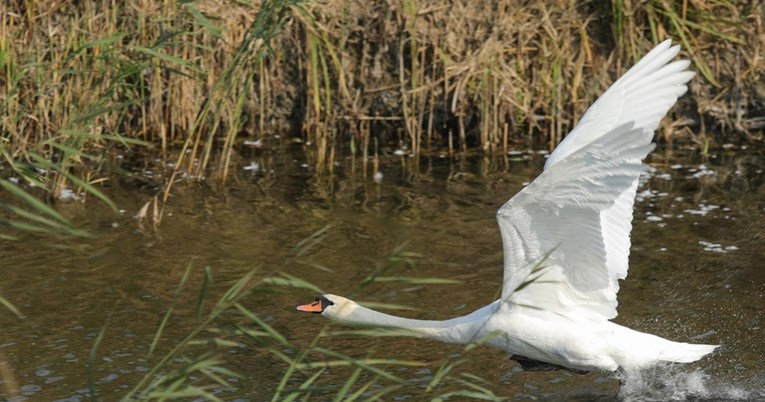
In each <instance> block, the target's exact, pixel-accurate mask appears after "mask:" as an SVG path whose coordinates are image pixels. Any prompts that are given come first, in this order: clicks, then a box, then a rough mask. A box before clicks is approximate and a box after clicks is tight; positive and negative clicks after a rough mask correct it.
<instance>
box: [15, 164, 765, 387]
mask: <svg viewBox="0 0 765 402" xmlns="http://www.w3.org/2000/svg"><path fill="white" fill-rule="evenodd" d="M529 155H531V157H529ZM252 161H254V162H257V163H258V167H257V169H254V168H253V166H254V165H248V162H250V161H245V162H244V163H243V167H244V166H250V169H251V170H244V169H241V175H240V176H239V177H237V179H236V180H234V184H232V185H231V187H230V188H229V189H227V190H226V191H215V192H214V191H209V190H207V189H205V188H204V187H203V186H199V185H192V186H183V185H179V186H176V188H175V190H174V191H173V196H172V198H171V201H170V202H169V204H168V206H167V208H166V210H165V212H166V215H165V217H164V220H163V223H162V225H161V227H160V228H159V229H158V230H156V231H154V230H152V229H144V230H141V229H139V228H138V226H137V224H136V222H135V221H134V220H133V219H132V215H133V214H134V213H135V212H136V211H137V210H138V209H139V208H140V206H141V205H142V204H143V203H144V202H146V200H147V199H148V195H149V194H152V188H151V186H148V187H147V188H145V189H136V188H134V187H120V186H114V188H113V189H112V190H111V193H110V196H112V197H113V199H114V200H115V202H116V203H117V205H118V206H119V207H120V208H121V209H124V211H125V212H124V213H122V214H121V215H119V216H117V215H115V214H113V213H112V212H109V211H106V210H104V209H103V208H102V207H101V206H99V205H97V203H96V202H95V201H90V202H88V203H86V204H85V205H82V204H81V203H77V202H73V203H68V204H62V205H60V208H61V209H62V210H63V211H64V212H66V213H67V215H69V216H71V217H72V218H73V219H75V220H77V221H79V222H82V225H83V226H85V227H87V228H89V229H90V230H91V231H92V232H94V233H95V234H96V235H97V236H98V237H97V238H96V239H95V240H87V241H67V242H65V244H66V245H67V246H68V248H52V247H47V246H45V245H42V244H39V243H34V242H25V243H18V244H8V243H4V244H3V245H2V249H0V261H2V276H0V294H1V295H3V296H4V297H5V298H7V299H8V300H10V301H11V302H13V303H14V304H15V305H16V306H17V307H18V308H19V309H20V310H21V311H22V312H23V313H24V314H25V316H26V317H25V318H24V319H18V318H16V317H15V316H13V315H12V314H11V313H10V312H9V311H7V310H5V309H0V362H3V361H5V362H6V364H5V366H6V367H8V368H9V369H10V372H11V373H12V375H11V376H9V375H7V374H6V375H0V381H2V385H0V399H7V398H8V397H10V396H11V395H10V394H9V393H8V392H9V389H11V388H15V389H17V390H18V393H19V395H18V396H17V397H16V398H14V400H17V401H23V400H29V401H53V400H66V401H79V400H87V399H89V398H90V396H89V394H88V366H89V364H88V361H89V353H90V352H91V350H92V348H93V346H94V344H95V342H96V338H97V336H98V333H99V331H100V330H101V329H102V328H104V326H105V325H106V324H107V322H108V326H106V330H105V333H104V337H103V340H102V341H101V343H100V346H99V348H98V350H97V353H96V355H95V359H94V361H93V366H92V367H93V376H92V380H93V382H94V384H95V389H96V390H97V391H98V399H99V400H117V399H119V398H120V397H122V396H124V395H125V393H126V392H127V391H128V390H129V389H130V388H132V386H133V385H134V384H135V383H136V382H137V381H139V379H140V378H141V377H142V376H143V375H144V373H145V372H146V371H147V370H148V368H149V367H151V366H152V364H153V363H154V362H155V361H156V357H147V352H148V348H149V345H150V344H151V340H152V337H153V335H154V333H155V331H156V329H157V326H158V324H159V322H160V320H161V319H162V316H163V315H164V314H165V312H166V311H167V308H168V306H169V305H170V303H171V300H172V297H173V293H174V292H175V289H176V287H177V285H178V283H179V281H180V279H181V276H182V275H183V272H184V271H185V269H186V267H187V266H189V264H192V266H193V272H192V275H191V279H190V280H189V283H188V284H187V289H188V291H187V292H186V293H184V296H183V297H181V299H180V305H179V307H178V315H177V316H175V317H174V318H173V319H171V321H170V323H169V324H168V327H167V329H166V332H165V334H164V336H163V338H162V340H161V342H160V347H159V352H160V353H161V352H163V351H167V350H168V349H169V348H170V347H172V346H173V345H174V344H175V343H176V342H178V341H179V340H180V339H182V338H183V337H184V336H185V334H186V333H187V331H188V330H189V328H191V327H192V326H193V325H194V324H195V323H197V322H198V321H197V320H196V319H195V318H194V315H193V312H194V308H195V307H196V306H195V303H196V301H195V300H196V295H197V293H198V289H199V286H200V283H201V278H202V275H201V271H202V270H203V269H204V267H206V266H209V267H211V268H212V270H213V277H214V280H215V285H214V286H213V293H214V294H219V293H220V291H221V290H222V289H225V288H226V287H227V286H228V285H230V284H231V283H232V282H233V281H235V280H237V279H238V278H240V277H241V276H242V275H244V274H245V273H246V272H248V271H250V270H251V269H253V268H256V267H260V271H259V273H258V275H263V276H265V275H268V273H269V272H273V271H274V270H277V269H283V270H284V272H287V273H289V274H292V275H295V276H298V277H300V278H303V279H305V280H307V281H309V282H312V283H313V284H315V285H317V286H319V287H320V288H322V289H323V290H324V291H327V292H330V293H336V294H341V295H345V296H348V297H351V298H353V299H356V300H358V301H362V302H364V301H367V302H377V303H388V304H395V305H403V306H412V307H416V308H418V309H419V310H418V311H393V313H396V314H401V315H407V316H410V317H417V318H433V319H446V318H450V317H453V316H457V315H462V314H465V313H467V312H469V311H472V309H475V308H478V307H480V306H482V305H484V304H487V303H489V302H491V301H493V300H494V298H495V296H496V295H497V291H498V289H499V285H500V282H501V271H502V269H501V263H502V248H501V242H500V237H499V232H498V229H497V226H496V223H495V220H494V213H495V211H496V209H497V208H498V207H499V206H500V205H501V204H502V203H503V202H504V201H506V200H507V199H508V198H509V197H510V196H511V195H513V194H514V193H516V192H517V191H518V190H519V189H521V188H522V187H523V185H524V183H526V182H529V181H531V180H532V179H533V178H534V177H535V176H536V174H537V173H538V172H539V171H540V169H541V166H542V163H543V162H544V158H543V156H541V155H536V154H517V155H512V156H511V157H508V158H502V157H500V158H494V159H486V158H482V157H474V158H468V159H464V160H450V159H448V158H439V157H434V158H432V159H423V160H421V162H420V165H419V166H418V167H412V166H411V164H412V160H411V159H410V158H408V157H406V156H403V157H395V156H390V157H388V158H387V159H385V160H384V161H383V163H382V164H381V172H382V174H383V176H382V182H381V183H376V182H375V181H374V180H373V178H372V177H371V174H370V175H369V176H370V177H367V178H364V177H363V175H361V173H360V171H361V164H360V162H358V161H357V162H356V165H355V166H354V167H353V168H352V166H351V162H350V161H347V162H343V163H341V164H338V166H337V167H336V169H335V175H334V176H333V177H331V178H324V179H316V178H314V176H313V175H312V172H311V171H310V169H309V168H308V167H306V166H303V163H304V162H303V161H299V160H297V161H296V160H287V161H275V160H271V159H265V158H263V157H256V156H253V160H252ZM650 162H651V166H652V167H653V169H652V172H651V174H650V178H647V179H646V181H645V183H644V185H643V186H642V187H641V188H640V190H639V193H640V196H639V201H638V202H637V210H636V213H635V220H634V230H633V232H632V239H633V247H632V253H631V257H630V265H631V268H630V273H629V276H628V278H627V280H626V281H624V282H623V283H622V288H621V291H620V294H619V301H620V305H619V316H618V317H617V318H616V321H617V322H618V323H620V324H624V325H627V326H629V327H632V328H634V329H637V330H640V331H644V332H650V333H654V334H657V335H660V336H663V337H667V338H669V339H672V340H677V341H689V342H700V343H720V344H722V345H723V348H722V349H721V350H720V351H719V352H717V353H715V354H714V355H713V356H711V357H708V358H706V359H704V360H702V361H701V362H699V363H696V364H692V365H687V366H683V367H674V368H670V369H665V370H663V371H661V372H656V373H646V374H644V377H643V378H630V379H628V384H627V387H628V389H624V390H622V396H627V397H632V398H635V399H638V400H640V399H655V400H667V399H671V398H675V399H678V400H685V399H688V398H690V399H693V400H720V399H729V400H742V399H750V400H758V399H763V398H765V393H763V391H762V390H763V389H765V362H763V356H765V312H764V309H765V181H764V180H763V178H765V173H763V170H762V169H765V161H763V158H762V157H761V156H754V155H752V154H750V153H748V152H747V151H741V150H739V151H737V152H733V151H730V153H729V154H720V155H717V157H716V158H713V159H711V160H710V161H706V162H703V163H702V161H701V160H700V159H699V158H698V157H685V158H678V157H673V156H671V155H669V154H667V153H658V154H654V155H653V156H652V157H651V159H650ZM328 225H329V228H328V229H327V231H326V235H325V237H324V239H323V241H322V242H321V243H320V244H319V245H318V246H316V247H314V248H313V249H311V250H310V252H309V253H308V254H307V255H305V256H303V258H302V259H303V260H304V261H308V262H310V263H312V264H315V265H319V266H322V267H326V268H328V269H329V270H331V271H326V270H322V269H319V268H317V267H315V266H311V265H310V264H305V263H298V262H295V261H292V262H290V261H291V260H289V258H290V253H291V252H292V250H293V247H294V246H295V245H296V244H297V243H298V242H300V241H301V240H302V239H305V238H306V237H308V236H309V235H311V234H312V233H314V232H316V231H317V230H320V229H322V228H324V227H327V226H328ZM405 243H406V246H405V251H407V252H411V253H418V254H420V255H421V258H416V256H415V257H412V258H413V259H414V263H413V264H411V265H408V264H399V265H395V266H393V268H392V269H391V271H390V272H387V273H386V275H387V276H401V277H422V278H433V277H437V278H446V279H452V280H457V281H459V283H458V284H414V283H401V282H381V283H372V284H370V285H368V286H361V283H362V282H363V281H364V279H365V278H367V277H368V276H369V275H370V274H371V273H372V272H373V271H374V270H375V269H377V268H379V267H381V266H384V265H385V264H386V261H388V260H389V257H390V256H391V254H392V253H393V252H394V250H395V249H396V248H397V247H398V246H401V245H402V244H405ZM268 290H270V291H269V292H255V293H253V294H252V296H250V297H248V298H246V299H245V302H244V304H245V305H246V306H247V307H248V308H250V309H251V310H253V311H254V312H256V313H257V314H258V315H259V316H260V317H262V318H263V319H264V320H265V321H267V322H268V323H269V324H270V325H271V326H273V327H274V328H276V329H277V330H278V331H279V332H281V333H282V334H283V335H284V336H285V337H286V338H287V339H288V340H289V341H290V342H291V343H292V344H294V345H296V346H297V347H301V348H302V347H306V346H308V344H309V343H310V342H312V341H313V340H314V339H315V337H316V335H317V333H318V332H319V331H321V330H323V329H327V328H328V329H330V330H342V329H345V328H343V327H341V326H339V325H331V326H329V327H327V324H328V323H327V321H326V320H324V319H323V318H322V317H318V316H312V315H308V314H301V313H298V312H295V311H294V307H295V306H296V305H298V304H303V303H305V302H308V301H311V300H312V298H313V297H314V296H315V292H313V291H309V290H305V289H295V288H285V287H278V286H272V287H271V288H269V289H268ZM215 292H218V293H215ZM243 345H244V346H245V347H241V348H236V347H230V348H228V349H226V348H219V349H217V350H218V351H219V352H220V354H221V356H222V357H223V358H224V359H226V360H227V361H228V362H230V367H232V368H233V369H234V370H235V371H237V372H239V373H241V374H243V375H244V376H245V379H240V380H236V379H234V380H232V384H234V386H235V388H234V389H222V388H221V389H216V390H214V391H215V392H216V393H217V394H218V396H219V397H220V398H222V399H224V400H253V401H261V400H270V399H271V397H272V395H273V393H274V390H275V389H276V387H277V385H278V383H279V381H280V380H281V378H282V374H283V372H284V370H286V367H287V365H286V364H285V363H283V362H282V361H281V360H279V359H277V358H276V357H274V356H273V355H272V354H271V353H269V352H267V351H265V350H264V349H263V348H262V347H260V346H259V345H258V344H257V343H256V342H254V341H249V342H245V343H244V344H243ZM318 345H319V346H322V347H325V348H327V349H331V350H334V351H338V352H342V353H344V354H346V355H349V356H352V357H354V358H370V357H375V358H398V359H405V360H413V361H418V362H421V363H422V364H424V365H423V366H422V367H408V368H406V367H389V369H390V370H391V371H392V372H394V374H395V375H397V376H399V377H401V378H403V379H405V380H406V381H407V384H406V385H404V386H402V387H401V388H399V389H397V390H396V391H393V392H391V393H390V394H388V395H387V396H386V398H385V400H407V399H408V400H422V399H423V398H425V397H424V396H423V395H424V388H425V386H426V385H427V383H428V382H429V381H430V379H431V377H432V376H433V374H434V373H435V372H436V371H437V369H438V367H439V366H440V365H441V364H442V362H443V361H444V360H445V359H447V357H448V356H449V355H450V353H454V352H459V351H461V350H462V349H461V348H460V347H459V346H454V345H444V344H440V343H437V342H431V341H425V340H419V339H411V338H402V337H379V338H377V337H375V338H370V337H353V336H334V337H327V338H321V339H319V340H318ZM210 348H211V350H212V349H213V348H212V347H210ZM296 352H297V351H295V350H285V353H288V354H292V355H294V354H295V353H296ZM462 359H463V360H464V362H463V363H462V364H460V365H459V366H458V370H457V371H455V375H457V376H459V375H462V374H460V373H471V374H473V375H475V376H478V377H480V378H482V379H484V380H486V381H487V382H488V383H487V384H484V385H483V386H484V387H486V388H488V389H490V390H491V391H493V392H494V393H495V394H496V395H497V396H500V397H506V398H509V399H521V400H523V399H535V398H538V399H548V400H562V399H569V400H571V399H579V400H613V399H614V397H615V395H616V392H617V388H618V382H617V380H616V379H615V376H613V375H609V374H603V373H590V374H586V375H578V374H573V373H570V372H566V371H557V372H523V371H521V370H520V369H519V367H518V366H517V364H516V363H515V362H512V361H510V360H508V358H507V356H506V354H505V353H504V352H499V351H497V350H494V349H489V348H476V349H474V350H471V351H470V352H469V353H467V354H465V355H463V356H462ZM314 360H321V356H316V357H315V359H314ZM315 372H316V371H315V370H313V371H311V370H307V371H305V372H302V373H296V374H295V377H296V380H295V381H294V384H293V385H295V386H298V385H300V384H301V383H302V381H304V380H305V379H306V378H308V377H309V376H310V375H312V374H314V373H315ZM351 372H352V370H350V371H349V370H348V369H342V368H337V369H328V370H326V372H324V373H322V375H321V379H320V381H319V382H320V383H321V384H323V385H324V386H327V387H330V388H331V387H332V386H334V387H335V389H336V388H337V387H339V386H341V385H342V384H343V383H344V382H345V380H346V378H347V376H348V375H349V373H351ZM365 375H368V374H366V373H362V374H361V376H362V377H363V376H365ZM463 378H468V377H466V376H465V377H463ZM364 383H365V381H363V378H362V380H359V384H364ZM641 384H642V385H641ZM630 387H631V388H630ZM371 389H375V387H372V388H371ZM317 392H318V393H317V394H316V396H314V397H312V398H310V400H331V395H332V389H330V390H329V392H330V393H329V394H324V396H321V395H322V394H321V392H320V391H317ZM427 395H428V397H431V396H435V395H438V393H428V394H427ZM237 398H239V399H237ZM455 400H460V399H459V398H456V399H455Z"/></svg>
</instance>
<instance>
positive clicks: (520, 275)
mask: <svg viewBox="0 0 765 402" xmlns="http://www.w3.org/2000/svg"><path fill="white" fill-rule="evenodd" d="M678 51H679V46H675V47H670V42H669V41H665V42H663V43H661V44H660V45H658V46H657V47H656V48H654V49H653V50H652V51H651V52H650V53H648V54H647V55H646V56H645V57H644V58H643V59H641V60H640V61H639V62H638V63H637V64H636V65H635V66H634V67H632V68H631V69H630V70H629V71H628V72H627V73H626V74H625V75H624V76H622V77H621V78H620V79H619V80H618V81H616V82H615V83H614V84H613V85H612V86H611V87H610V88H609V89H608V90H607V91H606V92H605V93H604V94H603V95H602V96H601V97H600V98H599V99H598V100H597V101H596V102H595V103H594V104H593V105H592V106H591V107H590V109H588V110H587V113H585V115H584V117H583V118H582V120H581V121H580V123H579V124H578V125H577V126H576V127H575V128H574V129H573V130H572V131H571V133H569V134H568V135H567V136H566V138H565V139H564V140H563V141H562V142H561V144H560V145H559V146H558V148H556V150H555V151H554V152H553V153H552V154H551V155H550V158H549V159H548V160H547V163H546V164H545V170H544V172H543V173H542V174H541V175H540V176H539V177H538V178H537V179H536V180H534V182H533V183H531V184H530V185H529V186H527V187H526V188H525V189H523V191H521V192H520V193H518V194H517V195H516V196H515V197H513V198H512V199H511V200H510V201H508V202H507V203H505V205H503V206H502V207H501V208H500V209H499V211H498V212H497V221H498V222H499V227H500V231H501V233H502V240H503V245H504V253H505V275H504V287H503V290H502V299H503V300H507V301H509V302H511V303H513V304H516V305H526V306H532V307H535V308H542V309H545V310H551V311H557V312H565V311H566V310H568V309H579V310H586V311H591V312H593V313H596V314H599V315H602V316H605V317H607V318H613V317H615V316H616V305H617V303H616V293H617V292H618V290H619V283H618V280H619V279H624V278H625V277H626V276H627V260H628V256H629V247H630V239H629V233H630V231H631V229H632V225H631V221H632V207H633V203H634V199H635V192H636V190H637V184H638V178H639V176H640V173H641V172H642V171H643V165H642V163H641V161H642V159H643V158H644V157H645V156H646V155H647V154H648V152H650V150H651V149H652V147H653V145H652V144H651V139H652V138H653V132H654V130H655V129H656V127H657V126H658V124H659V121H660V120H661V118H662V117H664V115H665V114H666V113H667V111H668V110H669V108H670V107H672V105H674V104H675V102H676V101H677V98H678V97H679V96H681V95H682V94H683V93H685V91H686V90H687V88H686V86H685V83H686V82H688V80H690V79H691V78H692V77H693V76H694V73H693V72H690V71H687V70H686V69H687V67H688V65H689V62H688V61H685V60H681V61H677V62H673V63H669V61H670V60H671V59H672V58H674V57H675V56H676V55H677V53H678ZM668 63H669V64H668Z"/></svg>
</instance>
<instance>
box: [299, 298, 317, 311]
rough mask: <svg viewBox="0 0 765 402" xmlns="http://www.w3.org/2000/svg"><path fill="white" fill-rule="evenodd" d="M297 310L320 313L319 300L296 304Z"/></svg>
mask: <svg viewBox="0 0 765 402" xmlns="http://www.w3.org/2000/svg"><path fill="white" fill-rule="evenodd" d="M297 309H298V311H305V312H308V313H317V314H318V313H321V302H320V301H318V300H317V301H315V302H313V303H311V304H304V305H302V306H297Z"/></svg>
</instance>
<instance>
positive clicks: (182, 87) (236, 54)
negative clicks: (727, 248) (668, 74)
mask: <svg viewBox="0 0 765 402" xmlns="http://www.w3.org/2000/svg"><path fill="white" fill-rule="evenodd" d="M763 10H765V5H763V3H762V2H761V1H754V2H750V1H738V0H693V1H689V0H682V1H680V0H678V1H668V0H643V1H630V0H612V1H605V2H577V1H572V0H558V1H553V2H523V1H518V0H500V1H497V0H493V1H467V0H457V1H452V2H442V1H435V0H403V1H401V2H386V1H372V2H358V1H347V0H342V1H340V0H318V1H303V2H299V1H297V0H271V1H252V2H242V1H225V0H198V1H191V2H167V1H166V2H153V1H146V0H130V1H124V2H123V1H115V0H108V1H95V0H83V1H80V2H77V3H76V4H71V3H61V2H57V1H54V0H43V1H31V0H12V1H8V2H6V3H5V5H4V7H3V8H2V9H0V88H1V89H0V107H1V108H2V116H1V117H0V119H1V120H0V121H2V124H0V157H1V158H2V159H1V162H0V166H2V167H3V168H6V169H7V170H6V173H3V174H2V175H1V176H2V177H0V180H2V182H0V183H1V184H2V185H3V187H5V188H6V191H7V192H8V194H10V195H11V197H12V198H13V199H14V200H15V202H14V203H3V204H2V205H3V206H8V205H16V206H18V205H22V206H23V207H24V208H28V209H32V210H36V207H37V204H34V203H33V202H31V201H28V197H26V196H25V195H24V194H22V193H28V192H31V193H33V195H34V196H36V197H40V196H42V197H49V198H50V199H58V198H61V196H62V195H65V194H67V191H74V193H75V194H80V195H82V196H84V195H89V196H91V197H96V198H100V199H101V200H103V201H104V202H106V203H110V201H109V200H108V197H106V196H105V195H104V194H103V193H102V192H101V188H102V186H103V185H104V183H105V182H106V181H108V180H109V179H110V177H111V176H110V174H111V173H120V172H123V173H124V171H123V170H122V169H124V168H125V167H126V166H129V163H130V162H133V163H135V162H136V161H141V160H155V159H157V158H159V160H160V161H161V162H160V163H159V164H160V165H161V167H163V168H166V169H169V170H170V171H169V172H168V174H166V175H164V176H165V177H166V179H165V182H164V186H165V187H164V190H165V191H164V193H163V194H161V195H159V196H158V197H157V200H158V201H166V200H167V197H168V194H169V192H170V189H171V185H172V183H174V182H175V181H178V180H182V179H201V178H215V179H220V180H225V179H226V178H227V177H229V176H230V171H231V167H232V166H233V165H235V164H236V163H237V161H238V159H239V158H238V153H237V150H238V149H239V148H238V145H241V143H242V142H243V141H244V140H245V139H249V140H273V142H277V141H276V139H277V138H279V139H280V141H281V140H283V139H285V138H288V137H290V138H294V137H297V138H299V139H301V140H302V141H304V143H305V144H307V149H308V150H309V151H310V152H311V153H312V155H313V156H312V157H311V160H312V161H313V164H314V165H315V168H316V169H317V171H318V172H320V173H321V172H330V173H331V171H332V169H333V166H334V163H333V162H334V161H335V160H336V159H337V158H339V157H340V156H341V155H352V156H353V157H356V156H358V157H361V158H363V159H364V161H366V160H367V159H369V158H373V156H374V155H377V154H378V152H380V150H381V149H383V147H384V146H385V147H395V148H398V149H401V150H403V151H404V152H406V153H409V154H412V155H415V156H418V155H421V154H422V153H427V152H433V151H438V152H449V153H451V154H454V153H464V152H470V151H473V150H478V151H482V152H500V151H506V150H507V149H508V147H510V146H511V144H512V143H514V142H518V141H523V142H525V143H529V144H532V145H533V146H537V147H539V146H544V147H548V148H552V147H554V146H555V144H557V143H558V142H559V141H560V140H561V139H562V137H563V135H565V133H566V132H567V131H568V130H569V129H570V128H571V127H573V125H574V124H576V122H577V119H578V117H579V116H581V115H582V113H583V112H584V111H585V110H586V108H587V106H588V105H589V104H590V103H591V102H592V101H593V100H594V99H595V98H596V97H597V95H598V94H599V93H601V92H602V91H603V90H604V89H605V88H606V87H607V86H608V85H609V84H610V83H611V82H612V80H613V79H614V77H616V76H618V75H619V74H621V73H623V72H624V71H625V70H626V68H628V67H629V66H630V65H631V64H632V63H634V62H635V61H636V60H637V59H638V58H639V57H640V56H641V55H643V54H644V53H645V52H646V51H647V50H648V49H650V48H651V47H652V46H653V45H654V44H655V43H657V42H659V41H661V40H663V39H665V38H673V39H674V40H675V41H676V42H680V43H682V44H683V49H684V52H685V56H686V57H690V58H691V59H692V60H693V61H694V63H695V69H696V70H697V71H698V72H699V73H700V77H699V78H698V79H697V80H695V81H694V82H693V84H692V85H691V92H692V93H693V95H694V96H692V97H687V98H684V99H683V100H682V101H681V106H680V107H679V108H676V109H675V110H674V111H673V113H674V114H675V119H674V121H671V122H669V123H666V124H665V126H666V127H664V129H663V131H662V132H663V136H664V138H665V139H667V140H668V141H672V140H674V139H675V138H689V139H690V140H692V141H695V142H697V143H699V144H700V146H703V147H707V146H709V145H710V144H712V145H714V144H715V143H720V144H721V143H723V142H729V141H747V142H752V141H760V140H761V139H762V136H761V128H762V127H763V126H765V118H763V117H762V115H763V113H765V107H763V106H764V105H763V98H765V85H764V84H763V83H762V82H763V81H762V79H761V78H762V73H763V69H764V67H765V62H763V56H762V55H761V52H762V49H764V48H765V46H764V45H765V43H763V41H765V39H763V38H765V31H763V26H762V23H763V17H765V15H764V14H765V11H763ZM690 128H693V129H692V130H691V129H690ZM386 149H387V148H386ZM120 158H122V159H120ZM415 160H416V158H415ZM375 162H376V159H375ZM366 166H367V165H366V164H365V168H366ZM11 176H14V177H18V178H20V179H21V180H22V181H23V183H24V184H31V185H33V186H35V189H33V190H30V189H29V188H28V187H27V188H22V186H16V185H15V184H16V183H13V182H9V181H8V180H7V179H8V178H9V177H11ZM8 188H12V189H11V190H8ZM27 190H29V191H27ZM153 205H154V212H153V214H154V215H156V216H161V213H160V212H158V211H157V209H158V208H159V209H161V203H154V204H153ZM148 206H149V204H147V207H148ZM6 209H8V208H6ZM145 213H146V215H151V213H150V212H149V211H148V208H147V211H145ZM11 214H12V215H14V216H15V215H16V214H17V212H15V211H11ZM42 216H43V217H44V218H45V219H46V221H45V222H41V221H31V222H30V221H29V218H24V219H14V220H11V219H5V220H3V221H2V223H3V224H5V225H11V226H12V225H17V226H18V224H20V223H23V224H26V225H28V226H29V227H32V228H33V230H38V231H52V232H56V233H60V232H71V231H72V230H73V229H72V228H71V225H69V223H68V222H66V220H65V219H63V217H59V216H55V215H52V214H50V213H48V211H46V212H44V213H43V214H42Z"/></svg>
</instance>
